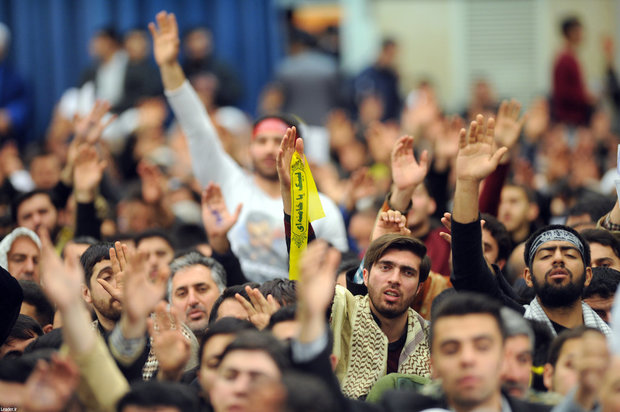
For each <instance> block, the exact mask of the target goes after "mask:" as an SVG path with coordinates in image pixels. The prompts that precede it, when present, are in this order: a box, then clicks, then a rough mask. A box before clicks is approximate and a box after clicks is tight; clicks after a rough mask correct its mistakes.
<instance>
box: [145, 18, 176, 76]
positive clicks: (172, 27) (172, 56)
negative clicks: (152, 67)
mask: <svg viewBox="0 0 620 412" xmlns="http://www.w3.org/2000/svg"><path fill="white" fill-rule="evenodd" d="M155 19H156V20H157V25H155V23H149V31H150V32H151V36H152V37H153V54H154V55H155V61H156V62H157V64H158V65H159V66H162V65H165V64H170V63H175V62H176V61H177V57H178V55H179V26H178V25H177V19H176V17H175V16H174V14H173V13H167V12H165V11H160V12H159V13H157V16H155Z"/></svg>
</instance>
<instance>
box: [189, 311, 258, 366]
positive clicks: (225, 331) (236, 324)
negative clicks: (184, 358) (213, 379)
mask: <svg viewBox="0 0 620 412" xmlns="http://www.w3.org/2000/svg"><path fill="white" fill-rule="evenodd" d="M243 330H256V326H254V324H253V323H252V322H250V321H248V320H245V319H237V318H222V319H219V320H216V321H215V322H213V323H210V324H209V328H208V329H207V331H206V333H205V334H204V336H203V337H202V339H201V341H200V349H199V351H198V361H199V362H202V354H203V353H204V347H205V344H206V343H207V342H208V341H209V339H211V338H212V337H214V336H217V335H230V334H237V333H239V332H241V331H243Z"/></svg>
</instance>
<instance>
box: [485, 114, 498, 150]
mask: <svg viewBox="0 0 620 412" xmlns="http://www.w3.org/2000/svg"><path fill="white" fill-rule="evenodd" d="M494 138H495V119H493V118H492V117H490V118H489V119H488V120H487V127H486V130H485V134H484V138H483V141H484V142H485V143H487V144H493V142H494V141H495V140H494Z"/></svg>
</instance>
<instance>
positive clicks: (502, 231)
mask: <svg viewBox="0 0 620 412" xmlns="http://www.w3.org/2000/svg"><path fill="white" fill-rule="evenodd" d="M480 218H481V219H482V220H484V226H483V227H482V228H483V229H486V230H488V231H489V233H490V234H491V236H492V237H493V239H495V241H496V242H497V249H498V253H497V260H498V261H499V260H502V259H504V260H508V258H509V257H510V252H511V251H512V240H511V239H510V233H508V230H507V229H506V226H504V224H503V223H502V222H500V221H499V220H498V219H497V218H496V217H495V216H493V215H490V214H488V213H482V215H481V216H480ZM491 263H495V262H491Z"/></svg>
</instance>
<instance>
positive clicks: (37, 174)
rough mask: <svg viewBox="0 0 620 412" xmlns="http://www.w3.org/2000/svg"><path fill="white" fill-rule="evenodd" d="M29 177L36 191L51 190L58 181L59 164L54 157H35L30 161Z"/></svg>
mask: <svg viewBox="0 0 620 412" xmlns="http://www.w3.org/2000/svg"><path fill="white" fill-rule="evenodd" d="M30 176H31V177H32V181H33V182H34V184H35V186H36V187H37V188H38V189H51V188H53V187H54V186H55V185H56V183H58V180H60V163H59V162H58V159H57V158H56V156H54V155H46V156H37V157H35V158H34V159H32V162H31V163H30Z"/></svg>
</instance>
